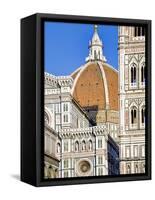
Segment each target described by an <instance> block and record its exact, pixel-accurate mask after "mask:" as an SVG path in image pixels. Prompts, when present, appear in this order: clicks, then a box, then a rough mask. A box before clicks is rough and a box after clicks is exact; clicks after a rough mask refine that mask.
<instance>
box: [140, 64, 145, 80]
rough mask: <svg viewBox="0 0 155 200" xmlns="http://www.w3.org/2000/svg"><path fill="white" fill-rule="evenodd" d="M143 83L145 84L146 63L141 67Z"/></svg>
mask: <svg viewBox="0 0 155 200" xmlns="http://www.w3.org/2000/svg"><path fill="white" fill-rule="evenodd" d="M141 82H142V83H144V82H145V63H143V64H142V66H141Z"/></svg>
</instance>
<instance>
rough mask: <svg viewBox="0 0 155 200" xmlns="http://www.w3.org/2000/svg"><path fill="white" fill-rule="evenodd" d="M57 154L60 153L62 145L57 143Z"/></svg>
mask: <svg viewBox="0 0 155 200" xmlns="http://www.w3.org/2000/svg"><path fill="white" fill-rule="evenodd" d="M57 153H60V143H57Z"/></svg>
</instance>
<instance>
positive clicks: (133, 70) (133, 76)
mask: <svg viewBox="0 0 155 200" xmlns="http://www.w3.org/2000/svg"><path fill="white" fill-rule="evenodd" d="M130 70H131V84H134V83H136V81H137V80H136V79H137V75H136V64H135V63H133V64H132V65H131V69H130Z"/></svg>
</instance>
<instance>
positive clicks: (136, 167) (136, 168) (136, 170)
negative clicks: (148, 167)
mask: <svg viewBox="0 0 155 200" xmlns="http://www.w3.org/2000/svg"><path fill="white" fill-rule="evenodd" d="M135 173H138V165H137V164H136V166H135Z"/></svg>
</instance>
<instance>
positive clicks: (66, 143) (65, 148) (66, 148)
mask: <svg viewBox="0 0 155 200" xmlns="http://www.w3.org/2000/svg"><path fill="white" fill-rule="evenodd" d="M67 151H68V141H65V142H64V152H67Z"/></svg>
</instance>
